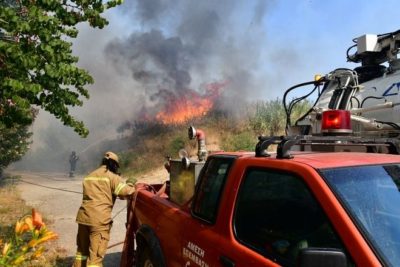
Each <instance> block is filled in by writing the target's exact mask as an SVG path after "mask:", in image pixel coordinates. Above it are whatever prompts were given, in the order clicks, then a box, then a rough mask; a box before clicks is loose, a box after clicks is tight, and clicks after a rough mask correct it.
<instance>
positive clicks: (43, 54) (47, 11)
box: [0, 0, 122, 137]
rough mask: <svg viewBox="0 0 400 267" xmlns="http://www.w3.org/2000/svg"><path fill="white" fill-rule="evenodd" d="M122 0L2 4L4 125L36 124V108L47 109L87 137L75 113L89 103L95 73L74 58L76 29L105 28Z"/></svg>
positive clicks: (0, 0) (7, 0) (0, 113)
mask: <svg viewBox="0 0 400 267" xmlns="http://www.w3.org/2000/svg"><path fill="white" fill-rule="evenodd" d="M121 3H122V0H111V1H103V0H0V125H5V126H6V127H7V128H10V129H11V128H13V127H16V128H18V129H20V127H23V126H26V125H29V124H31V123H32V120H33V115H32V113H31V108H32V107H35V106H37V107H41V108H42V109H44V110H47V111H48V112H50V113H51V114H53V115H54V116H55V117H56V118H57V119H60V120H61V121H62V122H63V123H64V125H67V126H70V127H72V128H74V130H75V131H76V132H77V133H78V134H79V135H81V136H83V137H86V136H87V134H88V130H87V129H86V128H85V126H84V124H83V122H82V121H78V120H76V119H75V118H74V117H73V116H71V115H70V113H69V109H68V108H69V107H73V106H81V105H82V104H83V102H82V98H89V93H88V90H87V89H86V88H85V86H86V85H88V84H91V83H93V78H92V77H91V76H90V75H89V73H88V72H87V71H86V70H84V69H80V68H78V67H77V66H76V63H77V62H78V58H77V57H75V56H73V55H72V43H71V42H70V41H69V40H72V39H73V38H76V37H77V35H78V30H77V29H76V25H77V24H78V23H80V22H88V23H89V25H90V26H91V27H94V28H95V27H97V28H103V27H104V26H105V25H107V24H108V21H107V20H106V19H105V18H103V17H102V16H101V15H102V13H103V12H104V11H105V10H106V9H109V8H112V7H115V6H116V5H119V4H121Z"/></svg>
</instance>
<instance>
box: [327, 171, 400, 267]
mask: <svg viewBox="0 0 400 267" xmlns="http://www.w3.org/2000/svg"><path fill="white" fill-rule="evenodd" d="M321 172H322V174H323V176H324V177H325V179H326V181H327V182H328V184H329V185H330V187H331V188H332V190H333V191H334V192H335V193H336V195H337V197H338V198H339V200H340V201H341V203H342V204H343V205H344V206H345V207H346V209H347V211H348V212H349V213H350V215H351V216H352V218H353V220H354V222H355V223H356V224H357V225H358V228H360V229H361V230H362V232H363V234H364V236H365V237H366V238H367V239H368V241H369V243H370V244H372V245H373V247H374V250H375V251H377V252H378V254H379V256H380V258H381V260H383V261H384V262H385V265H387V266H400V205H399V202H400V164H391V165H376V166H355V167H347V168H337V169H328V170H322V171H321Z"/></svg>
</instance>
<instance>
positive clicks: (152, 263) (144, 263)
mask: <svg viewBox="0 0 400 267" xmlns="http://www.w3.org/2000/svg"><path fill="white" fill-rule="evenodd" d="M158 266H162V265H160V262H159V261H157V259H155V258H154V257H153V255H152V252H151V250H150V248H149V247H148V246H144V247H143V248H140V249H139V250H138V263H137V267H158Z"/></svg>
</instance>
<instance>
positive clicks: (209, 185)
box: [192, 157, 234, 223]
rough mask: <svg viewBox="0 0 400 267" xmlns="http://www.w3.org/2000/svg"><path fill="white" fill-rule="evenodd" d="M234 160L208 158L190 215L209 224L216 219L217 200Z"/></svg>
mask: <svg viewBox="0 0 400 267" xmlns="http://www.w3.org/2000/svg"><path fill="white" fill-rule="evenodd" d="M233 160H234V158H227V157H214V158H209V159H208V162H207V164H206V166H204V169H203V170H202V173H201V174H200V177H199V179H200V180H199V181H198V185H197V188H196V194H195V197H194V200H193V205H192V213H193V215H194V216H195V217H198V218H200V219H202V220H204V221H207V222H209V223H214V222H215V219H216V217H217V211H218V207H219V199H220V197H221V194H222V191H223V188H224V184H225V180H226V177H227V175H228V171H229V167H230V166H231V164H232V162H233Z"/></svg>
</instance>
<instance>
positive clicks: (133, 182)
mask: <svg viewBox="0 0 400 267" xmlns="http://www.w3.org/2000/svg"><path fill="white" fill-rule="evenodd" d="M126 184H131V185H135V184H136V178H133V177H129V178H128V179H126Z"/></svg>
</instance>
